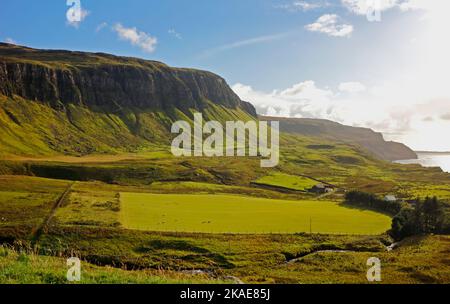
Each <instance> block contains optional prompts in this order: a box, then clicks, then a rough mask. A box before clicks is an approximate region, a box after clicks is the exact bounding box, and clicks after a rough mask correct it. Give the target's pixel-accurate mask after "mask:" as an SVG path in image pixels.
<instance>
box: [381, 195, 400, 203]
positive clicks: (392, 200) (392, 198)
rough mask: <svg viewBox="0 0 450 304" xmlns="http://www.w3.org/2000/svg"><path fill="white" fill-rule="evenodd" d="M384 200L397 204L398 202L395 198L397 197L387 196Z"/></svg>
mask: <svg viewBox="0 0 450 304" xmlns="http://www.w3.org/2000/svg"><path fill="white" fill-rule="evenodd" d="M384 200H385V201H386V202H396V201H397V198H396V197H395V195H386V196H385V197H384Z"/></svg>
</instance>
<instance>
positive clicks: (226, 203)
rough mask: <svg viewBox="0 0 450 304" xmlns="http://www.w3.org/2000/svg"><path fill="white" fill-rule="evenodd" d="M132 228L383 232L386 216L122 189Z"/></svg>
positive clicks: (309, 204) (306, 204) (126, 221)
mask: <svg viewBox="0 0 450 304" xmlns="http://www.w3.org/2000/svg"><path fill="white" fill-rule="evenodd" d="M120 198H121V211H120V222H121V224H122V225H123V227H125V228H128V229H138V230H149V231H178V232H181V231H183V232H206V233H209V232H210V233H295V232H309V231H310V219H311V222H312V232H314V233H329V234H380V233H383V232H385V231H386V230H388V229H389V228H390V223H391V219H390V218H389V217H388V216H385V215H382V214H379V213H376V212H373V211H365V210H364V211H362V210H359V209H350V208H346V207H342V206H340V205H339V204H338V203H335V202H328V201H283V200H271V199H262V198H253V197H246V196H237V195H236V196H235V195H178V194H176V195H175V194H173V195H172V194H149V193H129V192H122V193H120Z"/></svg>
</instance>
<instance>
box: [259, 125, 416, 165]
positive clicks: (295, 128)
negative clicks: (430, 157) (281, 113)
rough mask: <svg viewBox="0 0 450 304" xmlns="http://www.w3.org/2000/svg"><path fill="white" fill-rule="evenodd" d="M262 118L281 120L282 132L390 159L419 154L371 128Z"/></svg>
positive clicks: (413, 157) (405, 157)
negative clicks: (388, 139)
mask: <svg viewBox="0 0 450 304" xmlns="http://www.w3.org/2000/svg"><path fill="white" fill-rule="evenodd" d="M260 119H261V120H272V119H275V120H279V121H280V130H281V131H282V132H287V133H294V134H300V135H305V136H316V137H321V138H325V139H330V140H333V141H341V142H344V143H348V144H356V145H358V146H360V147H362V148H364V149H365V150H366V151H368V152H370V153H372V154H373V155H374V156H376V157H378V158H380V159H384V160H389V161H395V160H402V159H416V158H417V154H416V153H415V152H414V151H413V150H411V149H410V148H409V147H407V146H406V145H404V144H402V143H397V142H392V141H385V140H384V138H383V135H382V134H381V133H377V132H375V131H373V130H371V129H367V128H358V127H350V126H345V125H342V124H339V123H337V122H333V121H329V120H323V119H310V118H278V117H277V118H274V117H260Z"/></svg>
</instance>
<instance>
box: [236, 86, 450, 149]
mask: <svg viewBox="0 0 450 304" xmlns="http://www.w3.org/2000/svg"><path fill="white" fill-rule="evenodd" d="M356 83H357V82H354V83H353V84H352V87H356V86H355V85H354V84H356ZM344 84H346V85H345V86H344V87H347V89H348V88H350V87H351V86H350V85H348V83H344ZM341 85H342V83H341ZM341 85H339V86H338V87H337V88H335V89H330V88H321V87H318V86H317V85H316V83H315V82H314V81H311V80H308V81H304V82H300V83H298V84H295V85H293V86H292V87H290V88H288V89H284V90H274V91H272V92H262V91H258V90H255V89H253V88H252V87H250V86H247V85H243V84H239V83H238V84H235V85H234V86H232V89H233V90H234V91H235V92H236V94H238V96H239V97H240V98H241V99H243V100H246V101H249V102H251V103H252V104H253V105H254V106H255V108H256V110H257V112H258V114H261V115H267V116H279V117H304V118H320V119H329V120H332V121H337V122H340V123H343V124H346V125H352V126H360V127H368V128H372V129H374V130H375V131H378V132H383V134H384V135H385V138H386V139H387V140H396V141H401V142H404V143H406V144H408V145H410V146H411V147H412V148H414V149H418V150H421V149H422V150H424V149H425V150H426V149H436V150H449V149H450V146H449V143H448V141H443V140H442V136H440V135H438V134H444V133H445V132H447V133H448V132H450V116H449V115H448V114H450V97H449V98H436V99H429V98H428V99H427V98H424V96H420V95H421V94H420V90H417V89H418V88H419V86H417V87H411V85H410V83H409V82H405V83H404V82H401V81H396V82H394V83H392V82H390V81H388V82H385V83H380V84H379V85H378V86H376V87H370V88H365V91H364V92H363V94H361V93H362V92H360V94H340V93H339V92H340V89H342V88H343V87H342V86H341ZM353 89H354V88H353ZM446 114H447V115H446ZM429 117H436V118H438V119H433V120H432V119H430V118H429ZM445 134H446V133H445Z"/></svg>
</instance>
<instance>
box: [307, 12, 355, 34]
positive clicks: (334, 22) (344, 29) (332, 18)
mask: <svg viewBox="0 0 450 304" xmlns="http://www.w3.org/2000/svg"><path fill="white" fill-rule="evenodd" d="M339 19H340V18H339V16H338V15H335V14H326V15H323V16H321V17H320V18H319V19H317V21H316V22H314V23H311V24H308V25H306V26H305V28H306V29H307V30H308V31H311V32H319V33H323V34H326V35H328V36H332V37H349V36H350V35H351V34H352V32H353V26H352V25H350V24H344V23H341V22H340V20H339Z"/></svg>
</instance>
